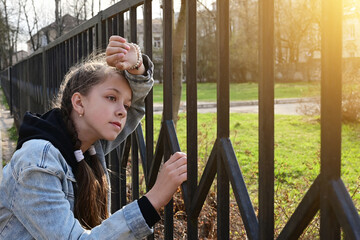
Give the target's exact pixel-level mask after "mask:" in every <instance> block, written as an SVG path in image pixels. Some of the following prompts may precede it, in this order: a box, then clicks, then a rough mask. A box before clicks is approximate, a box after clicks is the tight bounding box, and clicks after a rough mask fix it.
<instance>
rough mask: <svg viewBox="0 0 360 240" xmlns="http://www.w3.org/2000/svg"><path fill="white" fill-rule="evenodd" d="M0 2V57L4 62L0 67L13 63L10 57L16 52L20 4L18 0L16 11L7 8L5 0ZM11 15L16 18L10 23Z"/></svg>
mask: <svg viewBox="0 0 360 240" xmlns="http://www.w3.org/2000/svg"><path fill="white" fill-rule="evenodd" d="M1 3H2V5H1V6H2V9H0V29H1V32H2V33H3V34H2V35H1V36H0V43H1V46H0V49H1V50H0V52H1V58H2V59H4V60H3V61H4V62H2V67H7V66H11V65H12V64H13V62H12V57H13V55H14V53H15V52H16V46H17V41H18V36H19V26H20V20H19V19H20V14H21V5H20V1H19V2H18V3H19V4H18V6H19V9H18V12H17V13H16V12H15V10H14V9H10V8H9V6H8V2H7V0H1ZM11 15H15V16H16V15H18V19H17V21H16V23H15V24H14V23H12V22H11V20H10V18H9V16H11Z"/></svg>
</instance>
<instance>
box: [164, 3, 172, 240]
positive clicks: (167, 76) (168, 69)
mask: <svg viewBox="0 0 360 240" xmlns="http://www.w3.org/2000/svg"><path fill="white" fill-rule="evenodd" d="M163 11H164V14H163V16H164V20H163V28H164V29H163V33H164V44H163V46H164V50H163V56H164V57H163V62H164V65H163V66H164V72H163V73H164V76H163V79H164V84H163V92H164V108H163V109H164V113H163V127H164V126H165V125H164V122H166V121H171V120H172V111H173V109H172V82H173V76H172V71H173V63H172V58H173V54H172V31H173V29H172V27H173V16H172V15H173V1H172V0H164V1H163ZM167 142H168V141H167V140H166V141H164V144H165V146H164V149H165V151H164V160H167V159H169V157H170V151H169V147H168V144H167ZM173 226H174V219H173V200H172V199H171V200H170V202H169V203H168V205H166V206H165V239H173Z"/></svg>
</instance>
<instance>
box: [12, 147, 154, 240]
mask: <svg viewBox="0 0 360 240" xmlns="http://www.w3.org/2000/svg"><path fill="white" fill-rule="evenodd" d="M49 148H50V147H49ZM51 148H52V147H51ZM54 152H55V151H52V153H54ZM52 153H51V151H48V149H47V148H45V149H44V153H43V155H42V156H41V159H42V160H41V162H40V164H39V163H38V164H36V165H31V166H26V165H23V166H25V167H22V168H21V170H20V171H19V174H18V177H16V187H15V190H14V200H13V204H12V205H13V213H14V214H15V216H16V217H17V218H18V219H19V221H20V222H21V223H22V224H23V225H24V226H25V228H26V229H27V230H28V232H29V233H30V234H31V235H32V236H33V237H34V238H35V239H141V238H144V237H145V236H147V235H149V234H151V233H152V230H151V229H150V228H149V227H148V225H147V224H146V221H145V219H144V218H143V216H142V214H141V211H140V208H139V206H138V202H137V201H134V202H132V203H130V204H128V205H127V206H125V207H124V208H122V209H121V210H119V211H117V212H115V213H114V214H113V215H111V217H109V218H108V219H106V220H105V221H103V222H102V224H100V225H99V226H97V227H95V228H93V229H92V230H85V229H84V228H82V226H81V225H80V223H79V222H78V220H77V219H76V218H75V217H74V215H73V212H72V210H71V206H70V203H69V201H68V200H67V199H66V197H67V196H65V193H64V191H63V190H62V184H63V182H64V181H63V178H64V177H65V176H64V174H63V172H62V170H61V167H60V166H56V165H55V167H54V165H53V164H52V163H58V162H59V161H58V160H57V156H56V154H52ZM25 199H26V200H25ZM24 200H25V201H24Z"/></svg>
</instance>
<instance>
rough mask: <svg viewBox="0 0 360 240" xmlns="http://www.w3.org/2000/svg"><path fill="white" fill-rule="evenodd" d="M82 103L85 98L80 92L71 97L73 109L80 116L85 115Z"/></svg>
mask: <svg viewBox="0 0 360 240" xmlns="http://www.w3.org/2000/svg"><path fill="white" fill-rule="evenodd" d="M82 101H83V96H82V95H81V94H80V93H79V92H76V93H74V94H73V95H72V97H71V103H72V107H73V109H74V111H75V112H77V114H78V115H79V116H80V115H84V106H83V103H82Z"/></svg>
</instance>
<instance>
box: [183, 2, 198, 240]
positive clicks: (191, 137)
mask: <svg viewBox="0 0 360 240" xmlns="http://www.w3.org/2000/svg"><path fill="white" fill-rule="evenodd" d="M196 49H197V47H196V0H187V1H186V113H187V118H186V120H187V125H186V126H187V137H186V138H187V156H188V164H187V170H188V180H187V188H188V196H185V197H186V198H187V200H186V201H185V202H186V203H188V205H187V206H186V207H187V210H188V209H189V208H190V203H191V200H192V199H193V197H194V194H195V191H196V187H197V178H198V161H197V159H198V137H197V134H198V131H197V128H198V126H197V125H198V122H197V84H196V80H197V74H196V64H197V58H196ZM187 215H188V218H187V232H188V239H198V218H197V216H194V217H192V218H190V217H189V216H190V213H189V212H187Z"/></svg>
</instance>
